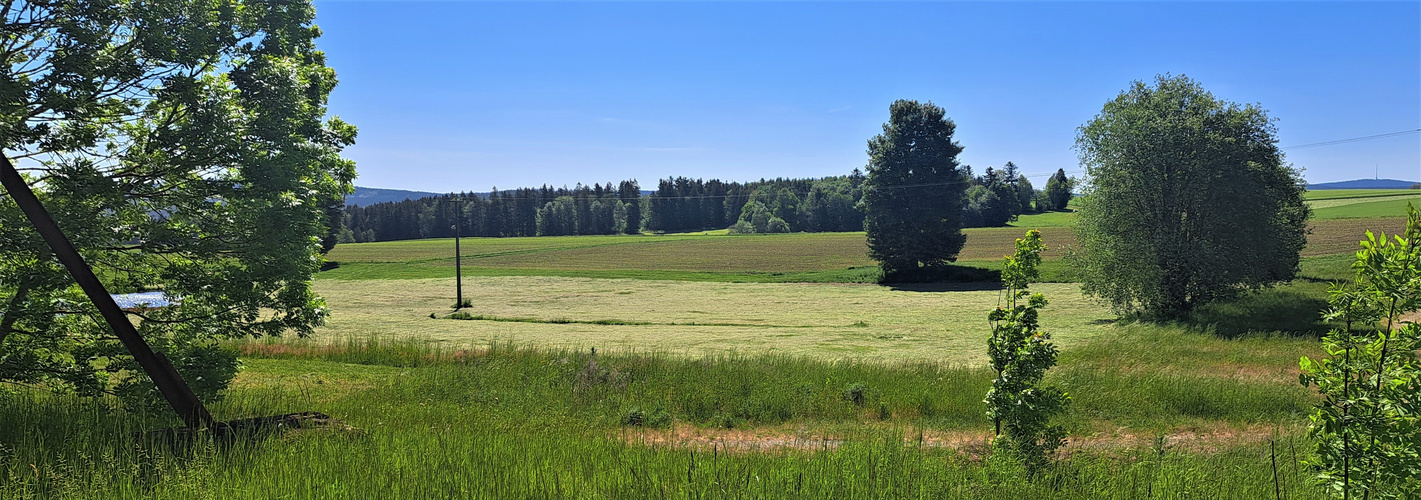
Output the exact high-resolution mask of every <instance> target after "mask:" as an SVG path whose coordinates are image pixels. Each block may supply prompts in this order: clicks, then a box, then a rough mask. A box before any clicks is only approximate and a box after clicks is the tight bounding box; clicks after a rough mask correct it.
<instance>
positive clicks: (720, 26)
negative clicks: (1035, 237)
mask: <svg viewBox="0 0 1421 500" xmlns="http://www.w3.org/2000/svg"><path fill="white" fill-rule="evenodd" d="M316 7H317V21H316V22H317V24H318V25H319V26H320V27H321V29H322V30H323V31H324V32H325V36H324V37H323V38H321V39H320V41H319V44H320V48H321V49H322V50H324V51H325V52H326V54H327V57H328V64H330V66H332V67H333V68H335V70H336V72H337V73H338V74H339V75H340V80H341V83H340V86H339V87H337V88H336V90H335V92H334V93H333V94H332V97H331V110H332V112H333V113H334V114H338V115H340V116H341V117H342V118H344V119H345V120H347V121H350V122H352V123H354V124H355V125H356V126H357V127H359V128H360V137H359V139H358V141H357V144H356V145H355V146H352V147H351V148H349V149H348V150H347V153H348V154H347V156H348V157H350V158H352V159H354V160H356V161H357V163H358V169H359V171H360V178H359V179H358V180H357V182H356V184H357V185H361V186H366V187H381V188H397V189H414V190H422V191H436V192H449V191H486V190H488V189H489V188H490V187H492V186H498V187H499V188H512V187H520V186H535V185H541V184H544V183H547V184H551V185H554V186H561V185H569V186H571V185H574V184H576V183H579V182H581V183H592V182H598V183H602V182H608V181H619V180H621V179H628V178H635V179H639V180H640V181H641V185H642V187H643V188H648V187H649V188H652V189H654V188H655V185H656V179H658V178H664V177H668V176H686V177H702V178H720V179H725V180H739V181H744V180H754V179H759V178H762V177H768V178H773V177H820V176H827V175H841V174H847V173H849V172H850V171H852V170H853V169H854V168H856V167H861V166H863V164H864V163H865V160H866V154H865V152H864V151H865V147H866V146H865V145H866V141H867V140H868V138H869V137H871V136H873V135H874V134H876V133H878V132H879V131H880V127H881V125H882V123H883V122H884V121H885V120H887V118H888V104H889V103H890V102H892V101H893V100H895V99H916V100H926V101H932V102H934V103H936V104H938V105H940V106H942V107H943V108H945V109H946V110H947V114H948V116H950V117H951V118H952V119H953V120H954V121H955V122H956V123H957V135H956V137H957V139H958V141H959V142H960V143H961V144H962V145H963V147H964V148H965V151H964V152H963V154H962V155H961V156H960V160H961V161H963V162H964V163H966V164H969V165H972V166H973V168H974V169H976V170H977V171H978V172H980V171H981V170H983V169H985V168H986V167H989V166H999V165H1001V164H1003V163H1005V162H1007V161H1009V160H1010V161H1012V162H1014V163H1016V164H1017V165H1018V166H1019V167H1020V168H1021V169H1022V171H1023V172H1025V173H1026V174H1028V175H1029V176H1032V180H1033V181H1035V182H1038V183H1039V184H1044V181H1045V176H1047V175H1049V174H1050V173H1053V172H1055V171H1056V169H1057V168H1064V169H1066V170H1067V171H1068V172H1073V171H1078V170H1079V169H1080V167H1079V166H1078V162H1077V160H1076V155H1075V152H1074V151H1073V150H1072V149H1071V147H1072V145H1073V144H1074V139H1075V133H1076V127H1078V126H1080V125H1081V124H1083V123H1085V122H1086V121H1087V120H1089V119H1090V118H1091V117H1092V116H1094V115H1095V114H1096V113H1098V112H1099V111H1100V109H1101V107H1102V105H1103V104H1104V103H1105V102H1106V101H1107V100H1109V99H1111V98H1113V97H1114V96H1116V95H1117V94H1118V93H1119V92H1120V91H1122V90H1123V89H1125V88H1126V87H1127V86H1128V85H1129V83H1130V82H1131V81H1132V80H1141V79H1143V80H1149V79H1152V78H1153V77H1154V76H1155V75H1157V74H1163V73H1171V74H1175V75H1179V74H1184V75H1188V76H1189V77H1191V78H1194V79H1196V80H1198V81H1199V82H1200V83H1202V84H1203V85H1204V87H1205V88H1206V89H1208V90H1209V91H1211V92H1213V93H1214V95H1216V96H1217V97H1220V98H1223V99H1226V100H1230V101H1234V102H1240V103H1259V104H1261V105H1262V106H1263V107H1264V108H1265V109H1267V110H1269V114H1270V116H1272V117H1273V118H1275V119H1277V126H1278V132H1279V133H1278V137H1279V142H1280V143H1281V144H1280V145H1282V146H1284V147H1289V146H1295V145H1306V144H1312V143H1317V142H1324V141H1331V140H1337V139H1348V138H1353V137H1360V136H1369V135H1375V134H1383V133H1388V132H1396V131H1403V130H1415V129H1418V128H1421V2H1415V1H1411V2H1385V3H1362V2H1345V3H1324V2H1306V3H1291V2H1264V3H1234V2H1189V3H1157V2H1100V3H1061V2H1043V3H1036V2H1007V3H975V2H912V3H884V2H864V3H855V2H831V3H814V2H782V3H751V2H733V3H687V2H623V3H585V2H584V3H547V2H538V3H490V2H453V1H446V2H408V1H384V2H378V1H341V0H317V2H316ZM1286 153H1287V159H1288V160H1289V161H1290V162H1292V163H1293V164H1294V165H1295V166H1298V167H1302V168H1304V169H1305V177H1306V178H1307V179H1308V180H1309V181H1311V182H1327V181H1336V180H1346V179H1355V178H1359V177H1366V178H1370V177H1372V176H1373V175H1374V169H1375V171H1376V173H1377V175H1379V176H1380V177H1382V178H1399V179H1407V180H1421V134H1416V133H1411V134H1405V135H1400V136H1396V137H1390V138H1384V139H1377V140H1370V141H1359V142H1352V143H1347V144H1342V145H1335V146H1322V147H1308V148H1297V149H1289V150H1287V151H1286Z"/></svg>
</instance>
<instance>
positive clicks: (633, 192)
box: [617, 179, 641, 234]
mask: <svg viewBox="0 0 1421 500" xmlns="http://www.w3.org/2000/svg"><path fill="white" fill-rule="evenodd" d="M617 197H618V198H620V199H621V201H622V203H625V204H626V210H627V220H626V224H625V225H624V226H623V227H622V232H624V233H626V234H638V233H641V186H639V185H637V182H636V180H635V179H633V180H629V181H622V183H621V184H619V185H618V186H617Z"/></svg>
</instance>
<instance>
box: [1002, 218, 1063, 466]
mask: <svg viewBox="0 0 1421 500" xmlns="http://www.w3.org/2000/svg"><path fill="white" fill-rule="evenodd" d="M1045 248H1046V246H1045V245H1043V244H1042V243H1041V233H1040V232H1039V231H1036V230H1034V229H1033V230H1031V231H1027V232H1026V237H1024V238H1022V239H1018V240H1016V253H1015V254H1013V255H1009V256H1007V257H1006V259H1005V265H1004V266H1003V268H1002V283H1003V284H1004V285H1006V298H1007V300H1006V306H1005V307H1002V306H998V307H997V308H996V309H993V310H992V312H991V313H990V314H988V315H987V320H988V321H990V322H991V324H992V336H991V338H989V339H988V340H987V355H988V357H989V358H990V361H989V364H990V365H991V367H992V370H994V371H995V372H996V378H995V379H993V380H992V388H991V390H988V391H987V399H986V400H985V402H986V403H987V416H989V417H991V418H992V423H993V425H994V426H995V432H996V439H995V440H993V441H992V446H993V448H994V449H995V450H1000V451H1002V452H1004V453H1006V454H1008V455H1009V456H1012V457H1015V458H1017V459H1019V460H1021V461H1022V463H1023V464H1024V465H1025V466H1026V467H1027V469H1028V470H1030V471H1033V472H1035V471H1039V470H1040V469H1041V468H1042V467H1044V466H1045V465H1046V462H1047V456H1048V455H1050V454H1051V453H1052V452H1054V451H1055V450H1056V449H1057V448H1060V447H1061V445H1063V444H1065V436H1066V431H1065V429H1064V428H1062V427H1061V426H1059V425H1051V424H1050V420H1051V417H1053V416H1056V415H1057V414H1060V413H1061V412H1063V411H1064V410H1065V407H1066V403H1067V401H1069V396H1067V395H1066V393H1065V392H1064V391H1061V390H1060V389H1058V388H1055V387H1040V386H1039V385H1040V383H1041V379H1042V378H1043V377H1045V376H1046V370H1049V369H1051V367H1052V366H1054V365H1055V364H1056V354H1057V351H1056V346H1054V345H1052V344H1051V342H1050V340H1051V335H1050V334H1048V333H1045V332H1042V331H1040V327H1041V325H1040V323H1039V322H1038V319H1037V316H1038V313H1037V309H1040V308H1042V307H1046V297H1045V296H1043V295H1041V294H1039V293H1035V294H1033V293H1031V292H1029V291H1027V286H1028V285H1029V283H1030V282H1031V281H1032V280H1033V279H1036V278H1037V276H1038V273H1037V271H1036V266H1038V265H1040V264H1041V251H1042V250H1045Z"/></svg>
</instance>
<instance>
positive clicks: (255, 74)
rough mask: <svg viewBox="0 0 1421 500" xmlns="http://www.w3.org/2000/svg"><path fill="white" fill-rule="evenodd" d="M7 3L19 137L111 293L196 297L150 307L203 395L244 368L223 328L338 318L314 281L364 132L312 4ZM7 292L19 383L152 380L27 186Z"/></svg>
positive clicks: (66, 226)
mask: <svg viewBox="0 0 1421 500" xmlns="http://www.w3.org/2000/svg"><path fill="white" fill-rule="evenodd" d="M6 6H7V7H6V8H5V9H3V10H0V16H3V20H0V22H3V23H4V29H3V30H0V31H3V33H4V35H3V40H4V43H0V60H3V62H0V67H3V68H4V70H3V71H4V72H5V75H4V77H3V78H0V93H3V94H4V95H5V96H7V97H6V98H5V100H4V103H3V104H2V105H0V146H3V150H4V151H5V152H6V153H7V154H8V155H9V158H10V159H12V160H16V161H17V166H18V167H19V168H20V169H21V170H22V171H24V172H26V174H27V175H28V176H29V178H30V179H32V182H33V183H34V187H35V190H36V191H37V194H38V195H39V197H40V199H41V200H42V201H43V202H44V203H45V205H46V207H47V208H48V209H49V211H50V212H51V213H52V214H53V215H54V216H55V219H57V220H58V222H59V223H60V226H61V228H62V229H63V230H64V232H65V233H66V234H67V235H68V236H69V237H70V239H71V240H72V241H73V242H74V243H75V245H76V246H77V247H78V248H79V250H80V251H81V252H82V253H83V255H84V257H85V259H86V260H87V261H88V263H89V264H90V265H91V266H93V267H94V268H95V272H96V273H97V274H98V275H99V276H100V277H101V279H103V280H104V282H105V285H106V286H107V287H108V288H109V290H110V291H112V292H133V291H140V290H162V291H163V292H165V294H166V295H168V296H169V297H170V298H173V299H180V301H181V304H180V305H177V306H173V307H165V308H160V309H154V310H146V311H134V312H131V313H130V314H132V315H133V316H135V317H137V318H140V319H141V322H140V324H139V325H138V328H139V332H140V333H141V334H142V335H143V336H144V337H145V338H146V339H148V340H149V342H150V343H152V344H154V345H155V346H158V347H159V348H160V350H166V351H167V354H168V357H169V358H171V359H172V361H173V364H174V365H175V366H177V367H178V368H179V371H180V372H183V374H184V375H185V376H186V377H187V378H188V379H190V380H195V379H196V378H197V377H202V378H203V380H202V382H199V383H195V384H194V388H195V389H196V390H198V391H200V392H199V394H198V395H199V397H201V398H204V399H207V400H211V399H212V398H213V397H215V391H216V390H218V389H221V388H222V387H223V386H225V385H226V381H227V380H229V379H230V378H231V376H232V371H233V370H234V369H235V364H233V363H228V362H226V361H224V358H223V357H222V354H221V353H219V352H215V351H213V349H215V347H214V346H213V344H212V342H211V339H213V338H221V337H242V336H262V335H279V334H282V333H283V332H290V331H294V332H295V333H297V334H299V335H305V334H307V333H309V332H310V331H311V330H312V328H313V327H315V326H316V325H319V324H321V323H322V322H323V321H324V320H325V317H326V308H325V306H324V303H323V302H322V301H321V299H320V298H319V297H317V296H316V295H315V293H314V292H313V291H312V290H311V276H312V274H313V273H315V272H316V271H317V269H319V268H320V266H321V261H322V259H321V255H320V252H321V250H322V239H323V238H325V237H328V236H329V234H330V228H329V227H328V224H329V218H330V212H329V209H330V206H331V204H332V202H331V200H333V199H338V198H339V197H341V196H344V195H345V194H346V193H348V192H349V191H350V190H351V180H352V179H353V178H354V176H355V167H354V164H353V163H352V162H350V161H348V160H345V159H342V158H341V157H340V152H341V150H342V148H344V147H345V146H347V145H349V144H351V143H353V141H354V138H355V133H356V132H355V128H354V127H352V126H350V125H348V124H346V123H344V122H342V121H341V120H340V119H338V118H331V119H329V120H326V118H325V115H326V100H327V96H328V95H329V94H330V92H331V89H332V88H333V87H334V86H335V84H336V77H335V73H334V71H332V70H331V69H330V68H328V67H326V65H325V56H324V55H323V54H322V53H321V52H320V51H318V50H316V48H315V39H316V38H317V37H318V36H319V35H320V31H319V29H317V28H316V27H315V26H313V25H312V24H311V22H312V19H313V18H314V16H315V11H314V9H313V8H312V6H311V5H310V3H309V2H305V1H282V2H274V1H265V0H246V1H230V2H218V3H213V2H208V1H196V0H189V1H183V0H174V1H166V2H146V1H136V0H114V1H106V2H22V3H18V4H11V3H7V4H6ZM0 304H3V311H4V312H3V318H4V319H3V320H0V380H4V381H18V382H26V383H39V382H50V383H55V384H58V385H59V386H63V387H69V388H72V389H75V390H77V391H79V392H81V393H83V394H95V393H99V392H104V391H108V390H110V389H111V388H113V387H115V386H131V385H132V384H134V383H140V384H141V383H142V381H143V380H142V377H143V375H142V374H141V372H137V373H135V372H133V371H131V370H121V368H123V367H124V366H125V363H126V361H125V360H126V359H127V356H128V354H127V350H126V349H124V348H123V347H122V346H121V345H120V344H119V343H118V342H117V340H116V339H115V338H114V337H113V335H112V334H111V333H110V332H109V331H108V328H107V326H106V325H105V324H104V323H103V322H101V321H98V320H97V319H96V318H97V317H98V314H97V313H96V311H95V309H94V307H93V306H92V304H91V303H90V302H89V300H88V299H87V298H86V297H85V296H84V295H82V294H80V293H79V291H78V289H77V287H75V286H74V285H73V282H72V279H71V278H70V277H69V276H68V275H67V274H66V273H65V271H64V270H63V268H61V267H60V266H59V265H58V263H57V262H56V261H55V259H54V258H53V257H52V256H51V255H50V254H49V251H48V248H47V246H46V245H45V244H44V242H43V241H42V240H41V239H40V238H39V236H38V234H37V233H36V231H34V229H33V228H32V226H31V225H30V224H29V222H28V221H27V220H26V219H25V218H23V217H22V216H21V214H20V212H19V210H18V208H17V207H16V205H15V204H14V202H13V201H12V200H11V198H9V197H3V198H0ZM207 361H214V362H215V364H208V363H207ZM211 369H217V370H220V371H223V372H224V373H213V372H211V371H204V370H211ZM195 370H196V371H195ZM199 372H201V373H199ZM132 377H137V378H132ZM115 379H117V380H115ZM115 382H118V384H115ZM125 384H126V385H125ZM140 392H141V391H140Z"/></svg>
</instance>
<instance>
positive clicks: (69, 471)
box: [0, 192, 1411, 499]
mask: <svg viewBox="0 0 1421 500" xmlns="http://www.w3.org/2000/svg"><path fill="white" fill-rule="evenodd" d="M1372 194H1375V193H1356V194H1352V195H1349V196H1343V195H1341V194H1339V193H1338V192H1324V193H1322V194H1317V195H1314V194H1310V196H1309V199H1310V200H1311V201H1310V202H1311V203H1314V204H1315V205H1314V208H1315V209H1316V210H1317V212H1318V213H1319V214H1335V213H1344V211H1346V212H1345V213H1360V214H1369V213H1372V212H1369V211H1370V210H1378V211H1379V210H1381V208H1384V207H1382V206H1380V205H1378V206H1373V205H1376V204H1388V205H1386V206H1387V207H1390V206H1392V205H1389V204H1396V203H1401V206H1404V201H1403V200H1406V199H1411V198H1410V192H1400V193H1389V194H1385V195H1378V196H1372ZM1325 211H1334V212H1325ZM1397 213H1398V212H1397V211H1395V210H1392V211H1390V212H1386V213H1381V212H1377V215H1381V216H1385V217H1386V218H1378V217H1377V216H1376V215H1372V216H1358V217H1354V218H1344V217H1342V216H1328V217H1322V216H1321V215H1320V216H1319V220H1317V221H1315V222H1314V223H1313V231H1312V233H1311V234H1310V235H1309V244H1308V247H1307V249H1306V250H1305V251H1304V259H1303V264H1302V275H1301V276H1300V277H1299V279H1297V280H1295V281H1294V282H1292V283H1288V284H1283V285H1280V286H1277V287H1274V288H1271V289H1266V290H1262V291H1260V292H1257V293H1250V294H1245V295H1243V296H1241V297H1239V298H1237V299H1234V300H1231V301H1226V302H1221V303H1215V304H1210V305H1208V306H1206V307H1203V308H1201V309H1199V310H1197V311H1195V312H1194V313H1193V315H1192V316H1190V317H1188V318H1186V319H1183V320H1180V321H1176V322H1172V323H1163V324H1162V323H1145V322H1139V321H1136V320H1134V319H1132V318H1129V317H1123V318H1122V317H1120V316H1118V315H1117V314H1115V313H1114V312H1112V311H1110V310H1109V308H1107V307H1105V306H1103V305H1102V304H1100V303H1099V302H1097V301H1095V300H1093V299H1091V298H1090V297H1087V296H1085V295H1083V294H1082V293H1081V291H1080V286H1079V285H1078V284H1077V283H1073V282H1071V276H1070V265H1069V262H1068V261H1067V260H1065V256H1066V255H1067V254H1068V253H1069V251H1070V248H1071V245H1072V243H1073V238H1072V237H1071V233H1070V229H1069V222H1070V216H1071V214H1070V212H1058V213H1050V214H1040V215H1032V216H1026V217H1022V218H1021V220H1019V221H1017V222H1016V223H1015V227H1008V228H987V229H971V230H968V231H967V234H968V248H967V249H964V251H963V257H962V259H961V260H959V262H958V263H957V264H958V266H959V267H960V269H961V270H962V272H963V273H964V274H963V275H964V276H991V271H992V270H993V269H997V268H999V264H997V262H998V260H999V258H1000V256H1001V255H1003V254H1005V253H1008V252H1010V249H1011V244H1012V242H1013V240H1014V238H1016V237H1019V236H1020V235H1021V233H1022V232H1023V231H1025V229H1027V228H1028V227H1041V228H1042V232H1043V235H1044V239H1045V241H1046V244H1047V245H1048V246H1050V247H1051V250H1050V251H1048V252H1047V254H1046V262H1045V264H1044V265H1043V269H1044V271H1045V274H1046V278H1047V281H1051V282H1050V283H1040V284H1035V285H1033V286H1032V288H1033V289H1034V290H1035V291H1038V292H1041V293H1043V294H1045V295H1046V297H1047V298H1048V300H1049V301H1050V304H1049V305H1048V306H1047V307H1046V308H1045V309H1043V310H1042V324H1043V327H1044V329H1045V330H1046V331H1048V332H1049V333H1051V334H1052V338H1053V341H1054V342H1055V343H1056V344H1057V345H1058V346H1059V347H1060V349H1061V355H1060V363H1059V365H1058V366H1057V367H1056V368H1054V369H1053V370H1051V372H1050V373H1049V375H1048V378H1047V381H1046V382H1047V383H1048V384H1053V385H1057V386H1059V387H1061V388H1063V389H1065V390H1066V391H1067V392H1068V393H1069V394H1070V395H1071V398H1072V402H1071V405H1070V408H1069V410H1068V412H1067V414H1066V415H1065V416H1064V417H1062V419H1061V423H1062V424H1063V425H1065V426H1066V428H1067V429H1068V430H1069V432H1070V438H1069V442H1068V445H1067V447H1066V448H1065V450H1064V451H1063V452H1061V453H1060V454H1059V455H1058V456H1057V457H1056V461H1055V463H1054V464H1053V465H1052V466H1051V467H1050V468H1048V469H1047V470H1045V471H1044V472H1042V473H1041V474H1040V475H1038V476H1036V477H1034V478H1030V479H1028V478H1027V477H1028V476H1027V475H1026V474H1025V473H1024V471H1022V470H1020V469H1019V468H1017V466H1016V465H1014V464H1012V463H1010V462H1006V461H999V460H996V459H993V458H990V457H989V456H988V454H987V445H986V443H987V440H988V439H989V437H990V428H989V421H988V420H987V418H986V416H985V413H984V412H985V411H986V408H985V405H984V404H983V402H982V399H983V396H984V394H985V392H986V390H987V388H988V387H989V386H990V384H991V379H992V376H993V373H992V372H991V371H990V370H989V369H988V368H987V367H985V366H984V365H983V362H984V360H985V341H986V338H987V335H988V333H989V331H990V329H989V325H988V324H987V321H986V314H987V312H988V311H989V310H991V309H992V308H994V307H996V306H997V305H998V304H999V303H1000V300H1001V293H1002V292H1001V290H1000V289H999V287H998V286H996V285H995V284H993V283H990V282H971V283H939V284H904V285H891V286H890V285H880V284H878V283H877V281H878V278H879V274H878V270H877V268H876V267H875V266H874V265H873V262H872V261H871V260H868V259H867V257H866V256H865V255H864V252H865V249H866V248H865V243H864V235H863V233H823V234H782V235H753V236H738V235H726V234H724V233H723V232H699V233H687V234H672V235H637V236H575V237H541V238H501V239H495V238H467V239H464V240H463V242H462V251H463V254H462V256H461V259H462V261H463V266H464V268H463V270H464V280H463V290H464V296H465V297H466V298H467V299H469V302H470V307H467V308H463V309H461V310H460V311H458V312H457V313H456V311H455V310H454V309H453V308H452V305H453V303H454V288H455V280H454V267H453V261H454V259H453V255H452V252H453V248H452V247H453V242H452V241H451V240H447V239H445V240H416V241H401V242H385V243H364V244H343V245H339V246H337V247H336V248H335V249H334V250H333V251H332V252H331V253H330V255H329V260H331V261H334V262H337V263H338V264H339V265H338V267H336V268H334V269H331V270H329V271H325V272H322V273H320V274H319V275H318V277H317V280H316V284H315V286H316V290H317V291H318V292H319V293H320V294H321V295H322V296H323V297H324V298H325V299H326V301H327V303H328V305H329V307H330V310H331V318H330V322H329V324H328V325H326V326H324V327H322V328H320V329H318V330H317V332H316V333H315V334H314V335H312V336H311V337H309V338H305V339H295V338H280V339H260V340H248V341H233V342H231V343H229V344H228V345H227V347H228V348H230V349H233V350H236V351H238V352H239V353H240V354H241V356H242V360H243V370H242V371H241V372H240V373H239V375H238V377H237V379H236V380H235V381H234V384H233V387H232V388H231V389H230V390H229V391H228V393H227V395H226V397H225V399H224V400H223V401H221V402H218V403H216V404H214V405H213V406H212V407H211V409H212V411H213V412H214V414H215V416H216V417H217V418H219V419H223V420H227V419H235V418H242V417H251V416H262V415H273V414H282V413H290V412H301V411H318V412H322V413H325V414H328V415H330V416H332V417H334V418H336V419H338V420H339V421H340V422H341V423H342V424H341V425H336V426H331V427H326V428H311V429H297V430H292V431H287V432H279V433H273V434H270V435H267V436H265V437H262V438H259V439H248V440H240V441H237V442H219V441H205V440H198V441H197V442H192V443H180V444H173V443H164V442H153V441H149V440H144V439H137V438H136V436H138V435H139V434H140V432H141V431H146V430H152V429H158V428H163V427H169V426H174V425H176V424H177V422H176V420H175V419H173V418H171V417H169V416H166V415H163V414H157V415H149V414H142V413H134V412H129V411H126V410H118V411H114V410H113V408H112V407H113V406H115V405H116V404H117V403H116V402H114V401H111V400H104V399H101V400H91V399H82V398H78V397H74V396H70V395H65V394H56V393H52V392H48V391H44V390H42V388H34V387H25V386H10V387H5V388H3V389H0V408H3V409H0V419H3V420H4V421H3V425H0V484H3V485H4V486H5V491H3V492H0V496H3V497H5V498H224V499H225V498H549V497H568V498H648V497H657V498H826V497H827V498H982V499H992V498H1002V499H1016V498H1065V499H1077V498H1079V499H1087V498H1121V499H1125V498H1238V499H1253V498H1275V497H1278V498H1323V497H1324V494H1323V492H1322V491H1320V490H1318V489H1317V488H1316V487H1314V486H1313V484H1312V482H1311V477H1312V475H1313V472H1312V471H1310V470H1308V469H1307V468H1306V467H1304V466H1302V465H1299V460H1300V459H1302V458H1304V457H1306V456H1307V454H1308V453H1310V451H1309V450H1311V445H1310V443H1309V442H1308V440H1307V438H1306V436H1305V429H1306V425H1307V423H1308V420H1307V415H1308V414H1309V413H1310V412H1311V407H1312V405H1313V404H1315V403H1316V402H1317V401H1318V397H1317V396H1316V394H1315V392H1314V391H1313V390H1312V389H1309V388H1304V387H1302V386H1301V385H1299V384H1298V382H1297V377H1298V358H1299V357H1300V356H1313V357H1317V356H1319V355H1321V354H1322V353H1321V349H1320V345H1319V342H1318V336H1319V335H1320V334H1321V333H1323V332H1325V331H1326V330H1327V329H1328V328H1330V327H1332V326H1333V325H1329V324H1327V323H1325V322H1324V321H1323V320H1322V319H1321V311H1322V309H1323V308H1324V307H1325V306H1326V301H1325V299H1326V290H1327V287H1328V283H1329V282H1330V281H1331V280H1339V279H1346V278H1347V277H1349V276H1350V271H1349V269H1348V267H1349V265H1350V263H1351V253H1352V252H1353V251H1354V250H1355V248H1356V244H1357V241H1359V240H1360V239H1361V238H1362V234H1363V233H1364V232H1365V231H1367V230H1374V231H1382V230H1384V231H1387V232H1388V233H1390V232H1394V231H1396V230H1397V229H1399V228H1400V227H1401V224H1402V222H1401V221H1400V220H1399V219H1396V218H1395V216H1396V215H1397ZM1038 223H1039V225H1036V224H1038Z"/></svg>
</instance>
